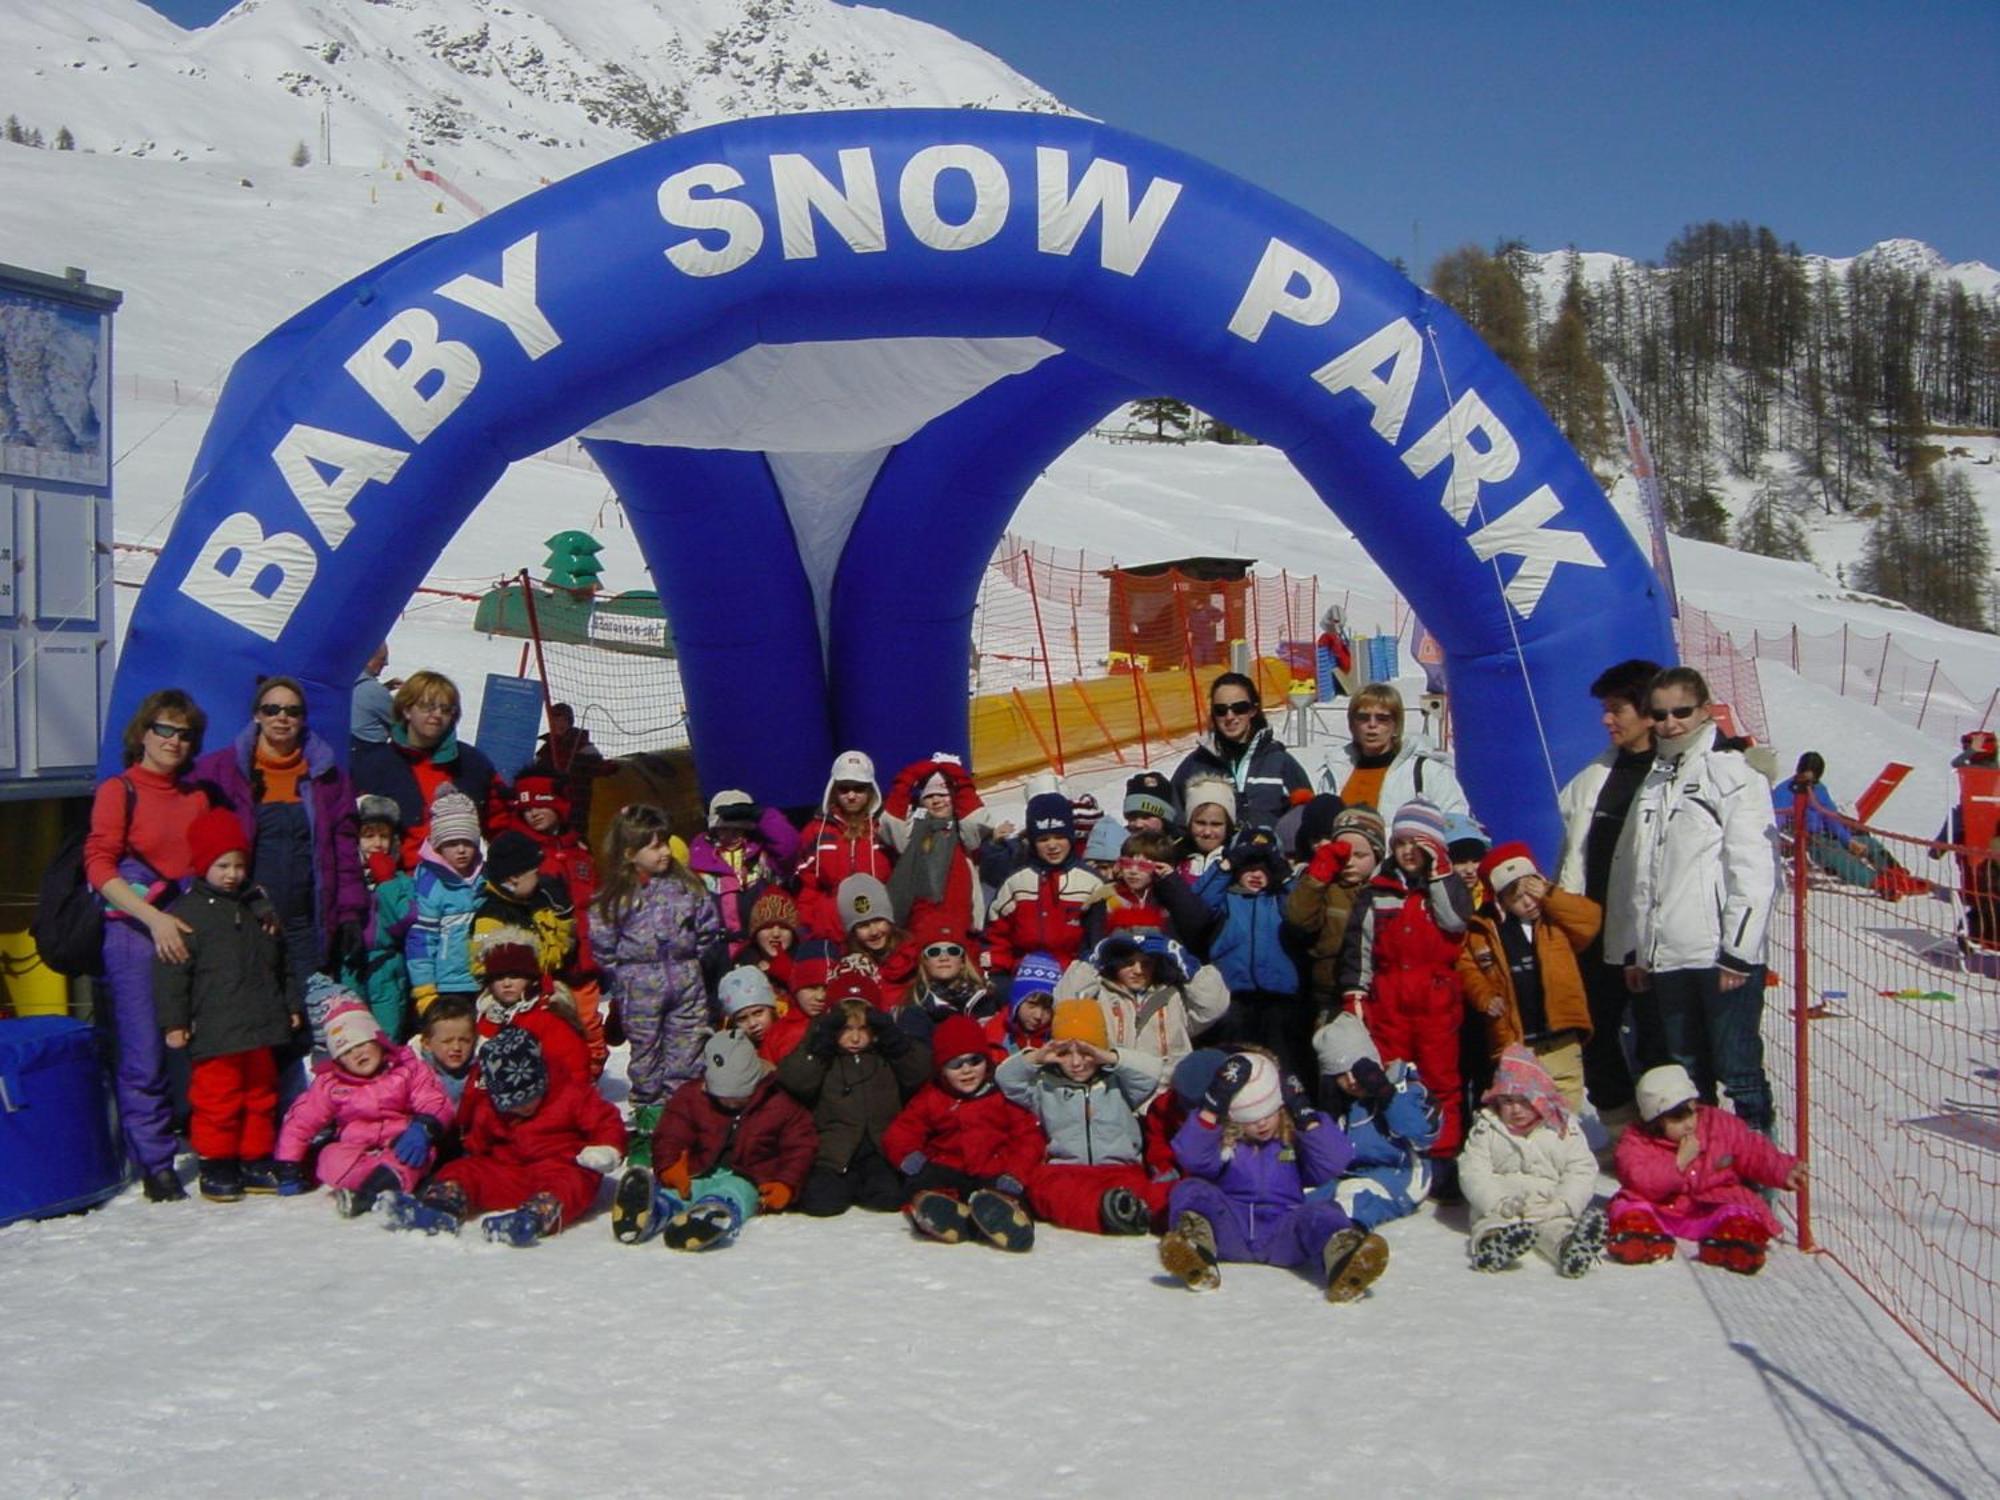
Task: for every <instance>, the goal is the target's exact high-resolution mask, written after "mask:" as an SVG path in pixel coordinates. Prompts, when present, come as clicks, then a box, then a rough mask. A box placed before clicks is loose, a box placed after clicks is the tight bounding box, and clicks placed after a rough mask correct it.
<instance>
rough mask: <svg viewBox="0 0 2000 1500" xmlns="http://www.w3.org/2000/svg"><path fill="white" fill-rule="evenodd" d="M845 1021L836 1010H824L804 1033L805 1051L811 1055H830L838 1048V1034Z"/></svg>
mask: <svg viewBox="0 0 2000 1500" xmlns="http://www.w3.org/2000/svg"><path fill="white" fill-rule="evenodd" d="M846 1029H847V1022H846V1020H845V1019H844V1018H843V1017H842V1016H841V1014H840V1012H839V1011H837V1010H826V1011H822V1012H821V1013H820V1016H819V1018H818V1019H817V1020H816V1021H814V1022H813V1023H812V1029H811V1030H809V1031H808V1032H807V1033H806V1051H807V1053H808V1054H809V1055H811V1056H813V1057H832V1056H833V1055H834V1054H835V1053H836V1052H838V1051H839V1050H840V1034H841V1032H843V1031H845V1030H846Z"/></svg>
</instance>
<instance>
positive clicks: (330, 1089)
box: [276, 995, 452, 1217]
mask: <svg viewBox="0 0 2000 1500" xmlns="http://www.w3.org/2000/svg"><path fill="white" fill-rule="evenodd" d="M326 1045H327V1052H328V1054H329V1056H328V1058H327V1059H326V1061H324V1062H320V1063H317V1064H315V1065H314V1071H313V1080H312V1082H311V1083H310V1084H309V1085H307V1087H306V1091H305V1092H304V1093H303V1094H301V1095H299V1097H298V1098H296V1099H294V1100H293V1101H292V1107H291V1108H290V1109H289V1110H287V1111H286V1112H285V1123H284V1126H283V1128H282V1129H280V1130H279V1132H278V1149H277V1153H276V1154H277V1158H278V1191H279V1192H281V1193H284V1194H286V1195H287V1196H289V1195H291V1194H293V1193H302V1192H304V1191H305V1190H306V1189H307V1188H308V1187H309V1186H311V1184H310V1183H309V1182H308V1181H307V1179H306V1168H305V1159H306V1153H307V1151H308V1150H309V1149H310V1148H311V1146H312V1143H313V1140H314V1139H315V1138H316V1137H317V1136H318V1135H319V1134H320V1133H321V1132H322V1131H326V1130H331V1131H332V1132H333V1133H334V1135H333V1139H332V1140H330V1141H328V1142H327V1143H326V1144H325V1145H324V1146H322V1147H321V1148H320V1152H319V1157H318V1159H317V1160H316V1161H315V1163H314V1166H313V1172H314V1175H315V1176H316V1177H317V1178H318V1179H319V1181H321V1182H323V1183H325V1184H326V1185H327V1186H328V1187H330V1188H334V1189H337V1192H336V1193H335V1196H334V1204H335V1206H336V1207H337V1208H338V1209H339V1210H340V1212H341V1213H343V1214H346V1215H348V1216H349V1217H352V1216H354V1215H356V1214H364V1213H367V1212H368V1210H369V1209H370V1208H372V1207H373V1206H374V1203H375V1200H376V1199H377V1198H378V1197H380V1196H381V1195H382V1194H383V1193H391V1192H399V1191H407V1190H408V1189H410V1188H412V1187H415V1186H416V1184H417V1182H418V1180H419V1179H420V1178H422V1176H423V1175H424V1170H425V1168H427V1167H429V1166H430V1164H431V1157H432V1154H433V1152H434V1150H435V1148H436V1145H437V1142H438V1139H439V1138H440V1137H441V1136H442V1135H443V1134H444V1133H445V1130H446V1129H447V1127H448V1126H449V1125H450V1122H451V1119H452V1110H451V1102H450V1101H449V1100H448V1099H447V1098H446V1097H445V1093H444V1090H443V1089H441V1088H439V1087H438V1084H437V1080H436V1079H435V1078H433V1077H432V1076H431V1071H430V1069H429V1068H427V1067H425V1066H424V1065H423V1064H422V1063H421V1062H419V1061H418V1060H417V1058H416V1057H415V1056H414V1055H413V1054H412V1053H411V1052H410V1050H409V1049H408V1048H407V1047H404V1046H401V1045H399V1044H398V1043H396V1042H394V1041H391V1040H390V1038H389V1037H388V1035H387V1034H386V1033H385V1032H384V1031H383V1030H382V1027H381V1025H380V1024H379V1023H378V1022H377V1021H376V1019H375V1017H374V1015H373V1013H371V1012H370V1011H369V1009H368V1008H367V1007H366V1006H364V1005H363V1004H361V1002H360V1001H359V1000H357V999H355V998H354V997H353V996H351V995H350V996H347V997H345V998H343V999H341V1000H338V1001H336V1002H335V1003H334V1005H333V1008H332V1009H331V1010H329V1011H328V1012H327V1018H326Z"/></svg>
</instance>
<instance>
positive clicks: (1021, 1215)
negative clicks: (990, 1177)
mask: <svg viewBox="0 0 2000 1500" xmlns="http://www.w3.org/2000/svg"><path fill="white" fill-rule="evenodd" d="M965 1204H966V1207H967V1208H969V1209H971V1210H972V1227H973V1228H974V1229H977V1230H978V1231H979V1232H980V1233H981V1234H982V1235H984V1236H985V1237H986V1241H987V1243H988V1244H990V1245H994V1246H997V1247H998V1248H999V1249H1002V1250H1013V1251H1021V1250H1032V1249H1034V1248H1035V1221H1034V1220H1033V1219H1031V1218H1029V1217H1028V1211H1027V1210H1026V1209H1025V1208H1023V1207H1021V1205H1020V1204H1019V1203H1018V1202H1016V1201H1015V1200H1014V1199H1013V1198H1011V1197H1009V1196H1008V1195H1007V1194H1005V1193H1002V1192H996V1191H995V1190H994V1189H992V1188H978V1189H975V1190H974V1192H973V1194H972V1196H971V1197H970V1198H968V1199H966V1200H965Z"/></svg>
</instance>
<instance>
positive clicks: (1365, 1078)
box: [1349, 1057, 1396, 1099]
mask: <svg viewBox="0 0 2000 1500" xmlns="http://www.w3.org/2000/svg"><path fill="white" fill-rule="evenodd" d="M1349 1071H1350V1072H1352V1073H1353V1074H1354V1091H1355V1097H1356V1098H1359V1099H1386V1098H1388V1097H1389V1096H1390V1095H1391V1094H1393V1093H1395V1092H1396V1086H1395V1085H1394V1084H1393V1083H1391V1082H1389V1075H1388V1074H1387V1073H1384V1072H1383V1071H1382V1065H1381V1064H1380V1063H1378V1062H1377V1061H1375V1059H1374V1058H1372V1057H1363V1058H1357V1059H1356V1060H1355V1063H1354V1066H1353V1067H1352V1068H1351V1069H1349Z"/></svg>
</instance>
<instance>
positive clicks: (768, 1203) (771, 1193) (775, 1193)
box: [757, 1182, 792, 1214]
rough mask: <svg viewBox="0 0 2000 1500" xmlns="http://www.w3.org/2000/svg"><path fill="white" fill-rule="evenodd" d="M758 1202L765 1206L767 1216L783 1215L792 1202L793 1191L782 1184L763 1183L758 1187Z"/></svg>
mask: <svg viewBox="0 0 2000 1500" xmlns="http://www.w3.org/2000/svg"><path fill="white" fill-rule="evenodd" d="M757 1201H758V1202H759V1203H761V1204H763V1205H764V1212H765V1213H767V1214H776V1213H783V1212H784V1210H785V1206H786V1205H787V1204H789V1203H790V1202H791V1201H792V1190H791V1189H790V1188H788V1187H786V1186H785V1185H784V1184H783V1183H782V1182H763V1183H759V1184H758V1185H757Z"/></svg>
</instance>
